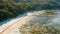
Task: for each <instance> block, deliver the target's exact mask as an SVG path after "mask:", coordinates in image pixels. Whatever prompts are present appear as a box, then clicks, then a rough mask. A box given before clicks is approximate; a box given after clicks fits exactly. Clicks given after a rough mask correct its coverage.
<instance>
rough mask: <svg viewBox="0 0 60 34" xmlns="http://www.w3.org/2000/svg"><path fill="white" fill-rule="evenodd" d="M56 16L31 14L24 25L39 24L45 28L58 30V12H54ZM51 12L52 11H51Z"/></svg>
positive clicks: (59, 19) (59, 21)
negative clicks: (45, 26)
mask: <svg viewBox="0 0 60 34" xmlns="http://www.w3.org/2000/svg"><path fill="white" fill-rule="evenodd" d="M56 11H57V12H56V14H51V15H49V14H40V13H39V12H40V11H39V12H35V13H33V16H31V17H29V18H28V20H27V22H26V23H40V24H45V25H47V26H52V27H56V28H60V10H56ZM51 12H52V11H51Z"/></svg>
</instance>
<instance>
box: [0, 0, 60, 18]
mask: <svg viewBox="0 0 60 34" xmlns="http://www.w3.org/2000/svg"><path fill="white" fill-rule="evenodd" d="M17 1H19V0H17ZM0 9H1V10H5V13H4V14H6V13H7V12H8V14H10V13H12V14H14V15H13V16H17V15H19V14H23V13H24V12H28V11H30V10H36V9H38V10H40V9H46V10H51V9H60V4H59V2H53V1H50V0H49V1H47V0H46V1H44V0H43V1H41V0H31V1H28V0H25V1H24V0H21V1H19V2H15V0H14V1H13V0H2V1H1V2H0ZM2 12H3V11H2ZM0 13H1V12H0ZM8 14H7V15H8ZM12 14H11V15H12ZM7 15H5V16H7ZM13 16H11V17H13Z"/></svg>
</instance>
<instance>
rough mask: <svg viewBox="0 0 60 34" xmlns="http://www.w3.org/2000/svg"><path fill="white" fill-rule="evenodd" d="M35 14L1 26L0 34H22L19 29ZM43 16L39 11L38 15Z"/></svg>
mask: <svg viewBox="0 0 60 34" xmlns="http://www.w3.org/2000/svg"><path fill="white" fill-rule="evenodd" d="M35 13H36V12H34V13H28V14H27V16H22V17H20V18H16V19H13V20H11V21H9V22H7V23H6V24H4V25H2V26H0V34H20V32H19V27H20V26H21V25H22V24H24V23H25V22H26V21H27V20H28V18H29V17H31V16H33V15H34V14H35ZM40 13H41V14H42V13H43V12H40V11H38V13H37V14H36V15H38V14H40Z"/></svg>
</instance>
